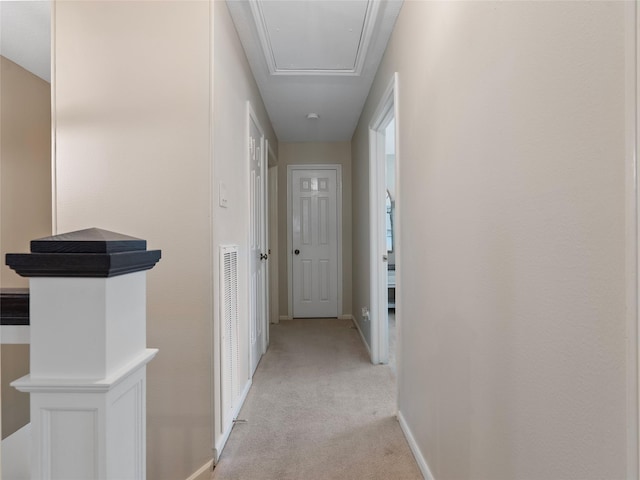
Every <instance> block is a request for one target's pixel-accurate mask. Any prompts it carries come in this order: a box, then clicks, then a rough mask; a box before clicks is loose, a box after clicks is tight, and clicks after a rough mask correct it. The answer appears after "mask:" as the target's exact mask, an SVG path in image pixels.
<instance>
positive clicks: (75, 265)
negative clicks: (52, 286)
mask: <svg viewBox="0 0 640 480" xmlns="http://www.w3.org/2000/svg"><path fill="white" fill-rule="evenodd" d="M160 257H161V251H160V250H147V242H146V240H141V239H139V238H135V237H130V236H128V235H123V234H121V233H115V232H109V231H107V230H102V229H99V228H89V229H86V230H79V231H77V232H70V233H63V234H60V235H54V236H52V237H45V238H39V239H37V240H32V241H31V253H8V254H7V258H6V263H7V265H8V266H9V267H11V268H12V269H13V270H15V271H16V272H17V273H18V275H21V276H23V277H114V276H117V275H124V274H127V273H133V272H139V271H143V270H149V269H151V268H153V267H154V266H155V264H156V263H157V262H158V260H160Z"/></svg>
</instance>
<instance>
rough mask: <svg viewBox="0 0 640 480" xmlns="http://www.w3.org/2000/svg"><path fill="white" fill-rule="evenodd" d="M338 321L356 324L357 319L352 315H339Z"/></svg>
mask: <svg viewBox="0 0 640 480" xmlns="http://www.w3.org/2000/svg"><path fill="white" fill-rule="evenodd" d="M338 319H339V320H353V321H354V322H355V321H356V319H355V317H354V316H353V315H351V314H350V313H347V314H344V315H338Z"/></svg>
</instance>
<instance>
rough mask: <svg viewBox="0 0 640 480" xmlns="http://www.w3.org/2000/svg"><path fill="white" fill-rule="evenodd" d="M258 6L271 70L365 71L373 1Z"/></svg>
mask: <svg viewBox="0 0 640 480" xmlns="http://www.w3.org/2000/svg"><path fill="white" fill-rule="evenodd" d="M253 6H254V16H256V25H257V26H258V30H259V31H260V30H262V31H261V32H260V37H261V41H262V44H263V45H262V46H263V50H264V52H265V57H266V60H267V64H268V65H269V70H270V71H271V73H272V74H285V75H286V74H329V75H330V74H351V75H354V74H355V75H357V74H359V73H360V70H361V67H362V63H363V62H364V57H365V55H366V50H367V47H368V44H369V41H370V38H371V33H372V25H373V20H374V19H375V15H374V13H375V12H374V10H376V9H375V8H374V2H372V1H368V0H350V1H344V0H296V1H291V0H261V1H256V2H254V3H253Z"/></svg>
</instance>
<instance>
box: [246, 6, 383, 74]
mask: <svg viewBox="0 0 640 480" xmlns="http://www.w3.org/2000/svg"><path fill="white" fill-rule="evenodd" d="M248 3H249V6H250V7H251V15H252V17H253V21H254V23H255V26H256V30H257V32H258V39H259V40H260V46H261V47H262V53H263V54H264V58H265V61H266V62H267V68H268V69H269V73H270V74H271V75H274V76H292V75H296V76H298V75H328V76H331V75H333V76H360V75H361V74H362V69H363V68H364V64H365V59H366V58H367V53H368V51H369V47H370V45H371V40H372V38H373V35H374V27H375V25H376V20H377V18H378V14H379V11H380V3H381V2H379V1H375V0H369V1H368V2H367V10H366V13H365V18H364V25H363V28H362V35H361V37H360V43H359V44H358V52H357V54H356V60H355V64H354V66H353V68H344V69H343V68H341V69H289V68H278V66H277V65H276V60H275V55H274V53H273V47H272V45H271V41H270V40H269V34H268V30H267V22H266V20H265V17H264V12H263V11H262V0H249V2H248Z"/></svg>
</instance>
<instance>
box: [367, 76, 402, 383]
mask: <svg viewBox="0 0 640 480" xmlns="http://www.w3.org/2000/svg"><path fill="white" fill-rule="evenodd" d="M396 84H397V74H395V75H394V76H393V78H392V80H391V82H390V84H389V86H388V87H387V89H386V91H385V93H384V95H383V96H382V98H381V100H380V103H379V104H378V108H377V109H376V113H375V114H374V116H373V121H372V123H371V125H370V127H369V139H370V143H369V151H370V164H369V172H370V175H369V179H370V184H369V204H370V229H371V232H370V233H371V234H370V242H371V245H370V252H371V258H370V262H371V287H370V289H371V291H370V295H371V322H372V338H371V344H372V345H371V346H372V349H371V360H372V362H373V363H385V364H387V363H388V364H389V365H390V366H391V368H392V369H394V370H395V367H396V351H397V343H396V338H397V326H398V324H399V314H398V313H399V302H398V301H397V299H398V298H399V296H398V281H397V278H398V271H399V265H400V262H399V259H400V255H399V247H400V242H399V241H398V234H399V228H398V227H399V225H400V222H399V219H400V217H399V215H398V206H399V202H398V197H399V195H398V194H399V191H398V188H397V184H398V181H397V179H398V175H397V172H398V155H397V142H396V138H397V134H398V124H397V114H396V105H397V102H396V92H397V89H396Z"/></svg>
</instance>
